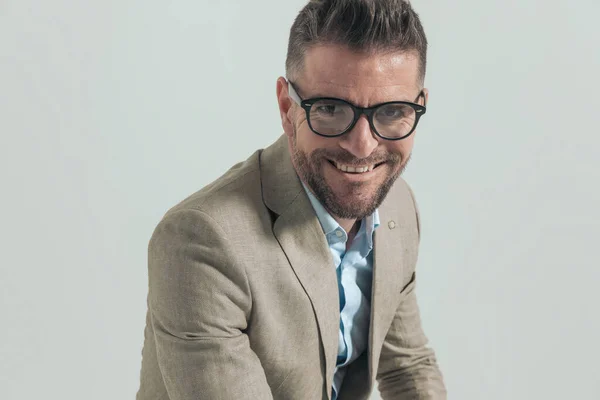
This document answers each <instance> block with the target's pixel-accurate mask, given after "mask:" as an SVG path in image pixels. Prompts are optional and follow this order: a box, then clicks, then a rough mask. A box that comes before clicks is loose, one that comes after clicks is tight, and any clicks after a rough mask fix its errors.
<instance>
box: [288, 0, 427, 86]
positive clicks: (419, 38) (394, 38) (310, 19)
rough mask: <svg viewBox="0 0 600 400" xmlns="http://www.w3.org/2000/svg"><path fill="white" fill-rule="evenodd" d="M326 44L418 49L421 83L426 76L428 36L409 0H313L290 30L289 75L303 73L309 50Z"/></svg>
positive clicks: (384, 49)
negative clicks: (306, 54) (305, 56)
mask: <svg viewBox="0 0 600 400" xmlns="http://www.w3.org/2000/svg"><path fill="white" fill-rule="evenodd" d="M326 44H335V45H342V46H347V47H348V48H349V49H350V50H354V51H359V52H368V53H379V52H382V53H389V52H406V51H415V52H416V53H417V54H418V57H419V77H420V80H421V83H423V81H424V79H425V70H426V67H427V37H426V36H425V32H424V30H423V26H422V25H421V20H420V19H419V15H418V14H417V13H416V12H415V11H414V10H413V8H412V6H411V5H410V2H409V1H408V0H310V1H309V2H308V4H307V5H306V6H305V7H304V8H303V9H302V10H301V11H300V13H299V14H298V16H297V17H296V20H295V21H294V24H293V25H292V28H291V30H290V38H289V42H288V52H287V59H286V63H285V68H286V74H287V76H288V78H290V79H292V80H293V79H297V76H298V75H299V74H300V73H301V72H302V69H303V67H304V55H305V53H306V50H308V49H309V48H311V47H313V46H317V45H326Z"/></svg>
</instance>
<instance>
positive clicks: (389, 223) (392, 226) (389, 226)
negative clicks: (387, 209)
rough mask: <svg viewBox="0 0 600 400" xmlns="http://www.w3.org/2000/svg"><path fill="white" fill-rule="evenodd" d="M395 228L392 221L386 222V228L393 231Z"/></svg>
mask: <svg viewBox="0 0 600 400" xmlns="http://www.w3.org/2000/svg"><path fill="white" fill-rule="evenodd" d="M395 227H396V223H395V222H394V221H390V222H388V228H390V229H394V228H395Z"/></svg>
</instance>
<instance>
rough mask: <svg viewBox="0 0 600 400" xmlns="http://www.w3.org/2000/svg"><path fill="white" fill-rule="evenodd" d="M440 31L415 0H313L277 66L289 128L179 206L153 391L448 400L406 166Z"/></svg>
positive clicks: (148, 338)
mask: <svg viewBox="0 0 600 400" xmlns="http://www.w3.org/2000/svg"><path fill="white" fill-rule="evenodd" d="M426 48H427V42H426V38H425V34H424V32H423V29H422V26H421V24H420V22H419V18H418V16H417V14H415V12H414V11H413V10H412V8H411V6H410V5H409V4H408V3H406V2H404V1H400V0H396V1H393V0H346V1H341V0H312V1H310V2H309V3H308V5H307V6H306V7H305V8H304V9H303V10H302V11H301V12H300V14H299V16H298V18H297V19H296V21H295V23H294V25H293V27H292V30H291V34H290V40H289V48H288V58H287V63H286V70H287V71H286V73H287V78H288V79H285V78H283V77H281V78H279V79H278V80H277V101H278V104H279V110H280V115H281V121H282V126H283V130H284V132H285V134H284V135H282V136H281V137H280V138H279V140H277V141H276V142H275V143H274V144H273V145H271V146H270V147H268V148H266V149H264V150H259V151H257V152H256V153H254V154H253V155H252V156H251V157H250V158H248V159H247V160H246V161H245V162H243V163H240V164H237V165H235V166H234V167H233V168H232V169H231V170H229V171H228V172H227V173H226V174H225V175H224V176H222V177H221V178H219V179H217V180H216V181H215V182H213V183H211V184H210V185H208V186H206V187H205V188H203V189H201V190H200V191H199V192H197V193H195V194H193V195H191V196H190V197H188V198H187V199H185V200H184V201H182V202H181V203H180V204H178V205H177V206H175V207H174V208H172V209H171V210H169V211H168V212H167V214H166V215H165V216H164V218H163V219H162V221H161V222H160V223H159V225H158V226H157V228H156V230H155V232H154V234H153V236H152V239H151V240H150V245H149V256H148V257H149V260H148V261H149V295H148V315H147V326H146V331H145V343H144V350H143V362H142V372H141V386H140V390H139V392H138V395H137V398H138V400H149V399H170V400H192V399H194V400H196V399H211V400H213V399H227V400H229V399H260V400H262V399H281V400H295V399H299V400H300V399H302V400H304V399H308V400H312V399H338V400H344V399H367V398H368V397H369V394H370V392H371V391H372V389H373V387H374V385H375V382H376V381H378V382H379V390H380V391H381V395H382V398H384V399H436V400H437V399H445V398H446V391H445V388H444V384H443V380H442V377H441V374H440V371H439V369H438V367H437V363H436V359H435V356H434V353H433V351H432V350H430V349H429V348H427V347H426V342H427V339H426V338H425V335H424V333H423V331H422V328H421V323H420V320H419V311H418V307H417V303H416V298H415V292H414V288H415V264H416V261H417V248H418V242H419V221H418V214H417V208H416V205H415V202H414V198H413V195H412V192H411V191H410V189H409V187H408V186H407V184H406V183H405V182H404V181H403V180H402V179H401V178H399V176H400V174H401V173H402V171H403V169H404V168H405V166H406V164H407V162H408V160H409V158H410V154H411V150H412V147H413V141H414V137H415V128H416V126H417V123H418V121H419V118H420V117H421V116H422V115H423V114H424V113H425V104H426V101H427V98H428V92H427V90H426V89H424V88H423V80H424V76H425V65H426Z"/></svg>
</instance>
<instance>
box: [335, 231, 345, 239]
mask: <svg viewBox="0 0 600 400" xmlns="http://www.w3.org/2000/svg"><path fill="white" fill-rule="evenodd" d="M335 236H337V237H339V238H341V237H342V236H344V234H343V233H342V231H340V230H337V231H335Z"/></svg>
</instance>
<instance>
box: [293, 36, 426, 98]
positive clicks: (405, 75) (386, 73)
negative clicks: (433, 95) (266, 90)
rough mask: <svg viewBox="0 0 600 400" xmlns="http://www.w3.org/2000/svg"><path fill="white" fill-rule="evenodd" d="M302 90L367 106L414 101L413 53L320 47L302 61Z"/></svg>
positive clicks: (417, 83)
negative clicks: (390, 101) (372, 51)
mask: <svg viewBox="0 0 600 400" xmlns="http://www.w3.org/2000/svg"><path fill="white" fill-rule="evenodd" d="M301 79H302V88H303V89H304V91H306V92H309V93H307V94H310V95H311V96H317V95H318V96H333V97H340V98H345V99H347V100H350V101H353V102H355V103H356V104H360V105H363V106H368V105H371V104H375V103H378V102H384V101H389V100H403V99H411V97H412V98H414V96H416V95H417V94H418V92H419V91H420V80H419V59H418V55H417V54H416V53H415V52H397V53H366V52H356V51H353V50H350V49H348V48H347V47H344V46H338V45H319V46H315V47H312V48H310V49H308V51H307V52H306V54H305V58H304V69H303V73H302V78H301Z"/></svg>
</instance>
